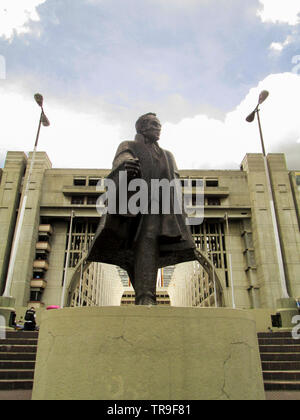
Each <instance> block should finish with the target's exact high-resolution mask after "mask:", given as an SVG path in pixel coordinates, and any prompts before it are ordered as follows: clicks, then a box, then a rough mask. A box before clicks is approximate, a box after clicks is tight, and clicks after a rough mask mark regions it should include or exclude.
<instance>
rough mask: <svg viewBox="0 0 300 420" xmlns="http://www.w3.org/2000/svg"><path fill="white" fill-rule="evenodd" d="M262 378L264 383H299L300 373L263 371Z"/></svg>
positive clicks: (293, 371)
mask: <svg viewBox="0 0 300 420" xmlns="http://www.w3.org/2000/svg"><path fill="white" fill-rule="evenodd" d="M263 378H264V380H265V381H299V382H300V371H299V370H290V371H286V372H284V371H281V370H273V371H271V370H270V371H263Z"/></svg>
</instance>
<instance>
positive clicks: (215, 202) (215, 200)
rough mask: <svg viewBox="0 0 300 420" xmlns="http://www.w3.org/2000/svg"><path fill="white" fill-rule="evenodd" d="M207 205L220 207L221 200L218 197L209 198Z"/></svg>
mask: <svg viewBox="0 0 300 420" xmlns="http://www.w3.org/2000/svg"><path fill="white" fill-rule="evenodd" d="M207 205H208V206H220V205H221V200H220V198H218V197H208V198H207Z"/></svg>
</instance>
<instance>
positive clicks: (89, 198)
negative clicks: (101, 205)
mask: <svg viewBox="0 0 300 420" xmlns="http://www.w3.org/2000/svg"><path fill="white" fill-rule="evenodd" d="M97 200H98V197H97V196H95V195H90V196H87V202H86V203H87V205H89V206H91V205H93V206H95V205H96V204H97Z"/></svg>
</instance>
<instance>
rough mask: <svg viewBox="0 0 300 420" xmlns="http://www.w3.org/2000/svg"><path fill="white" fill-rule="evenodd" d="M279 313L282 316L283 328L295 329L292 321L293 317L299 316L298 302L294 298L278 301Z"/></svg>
mask: <svg viewBox="0 0 300 420" xmlns="http://www.w3.org/2000/svg"><path fill="white" fill-rule="evenodd" d="M277 313H279V314H280V316H281V322H282V328H284V329H292V328H294V327H295V324H293V322H292V320H293V317H294V316H296V315H299V310H298V308H297V304H296V300H295V299H293V298H288V299H278V300H277Z"/></svg>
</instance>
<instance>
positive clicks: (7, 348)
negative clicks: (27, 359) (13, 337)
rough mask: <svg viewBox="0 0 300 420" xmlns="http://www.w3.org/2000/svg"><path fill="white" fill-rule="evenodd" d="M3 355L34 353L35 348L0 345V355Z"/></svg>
mask: <svg viewBox="0 0 300 420" xmlns="http://www.w3.org/2000/svg"><path fill="white" fill-rule="evenodd" d="M1 352H4V353H8V352H9V353H10V352H11V353H36V352H37V346H24V345H22V346H20V345H10V344H8V345H1V344H0V354H1Z"/></svg>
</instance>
